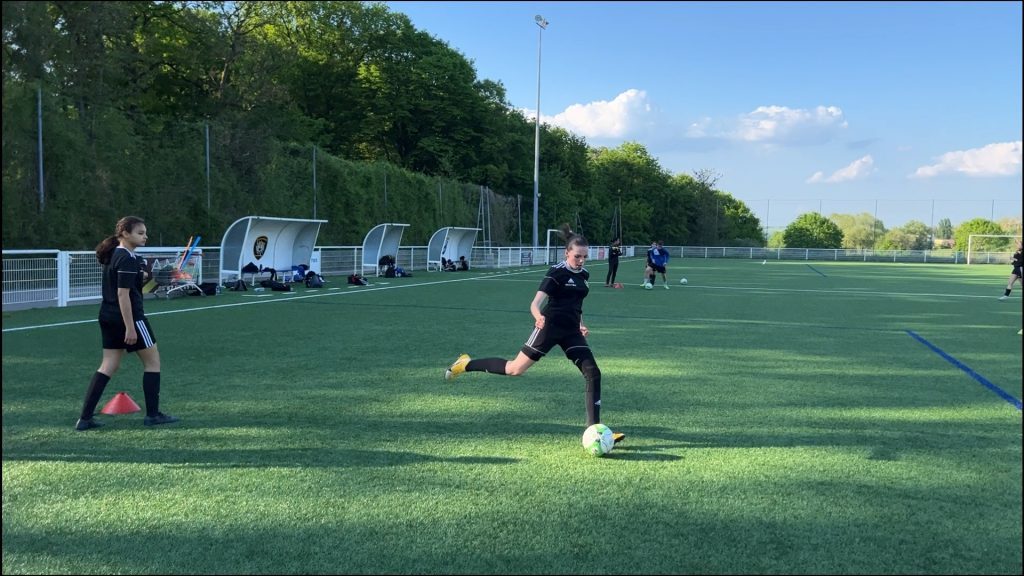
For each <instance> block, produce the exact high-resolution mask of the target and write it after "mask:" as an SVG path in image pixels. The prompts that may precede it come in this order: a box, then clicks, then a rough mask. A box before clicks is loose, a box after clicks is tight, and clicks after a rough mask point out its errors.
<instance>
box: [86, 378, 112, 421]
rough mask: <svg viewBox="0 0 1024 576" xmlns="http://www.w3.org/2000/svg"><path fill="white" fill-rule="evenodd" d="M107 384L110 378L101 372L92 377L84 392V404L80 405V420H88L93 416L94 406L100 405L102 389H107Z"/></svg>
mask: <svg viewBox="0 0 1024 576" xmlns="http://www.w3.org/2000/svg"><path fill="white" fill-rule="evenodd" d="M107 382H110V376H107V375H106V374H104V373H103V372H96V373H95V374H93V375H92V380H91V381H90V382H89V387H88V388H87V389H86V390H85V402H83V403H82V413H81V414H80V415H79V417H80V418H81V419H82V420H88V419H90V418H92V416H93V414H95V412H96V405H97V404H99V403H100V398H102V397H103V389H104V388H106V387H107Z"/></svg>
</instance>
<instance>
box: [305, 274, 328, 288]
mask: <svg viewBox="0 0 1024 576" xmlns="http://www.w3.org/2000/svg"><path fill="white" fill-rule="evenodd" d="M323 287H324V277H323V276H321V275H319V274H317V273H316V272H313V271H312V270H310V271H309V272H306V288H323Z"/></svg>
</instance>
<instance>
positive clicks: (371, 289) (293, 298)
mask: <svg viewBox="0 0 1024 576" xmlns="http://www.w3.org/2000/svg"><path fill="white" fill-rule="evenodd" d="M537 272H541V273H543V272H544V269H540V268H538V269H535V270H525V271H517V272H506V273H504V274H502V275H503V276H517V275H520V274H530V273H537ZM495 278H496V277H495V276H489V277H484V276H473V277H471V278H467V277H462V278H452V279H451V280H437V281H434V282H419V283H416V284H401V285H394V286H393V285H383V286H374V285H373V284H370V285H369V286H362V287H360V286H353V288H359V290H355V291H350V292H343V291H341V290H340V289H336V288H331V289H330V291H327V292H318V293H316V294H304V295H302V296H298V295H294V293H292V295H291V296H289V297H287V298H274V299H273V300H257V299H253V300H250V301H248V302H234V303H232V304H214V305H212V306H197V307H195V308H185V309H182V310H165V311H163V312H147V313H146V317H149V316H163V315H165V314H181V313H185V312H198V311H201V310H216V309H217V308H234V307H236V306H252V305H254V304H273V303H276V302H294V301H296V300H305V299H307V298H323V297H324V296H338V295H342V296H347V295H351V294H363V293H365V292H377V291H379V290H398V289H401V288H415V287H417V286H433V285H436V284H451V283H453V282H467V281H470V280H493V279H495ZM278 294H282V295H284V294H288V292H278ZM274 295H275V294H273V293H270V294H261V295H260V296H274ZM95 322H96V318H90V319H88V320H73V321H70V322H57V323H55V324H39V325H36V326H22V327H20V328H4V329H3V333H4V334H6V333H8V332H20V331H23V330H36V329H38V328H56V327H60V326H74V325H76V324H91V323H95Z"/></svg>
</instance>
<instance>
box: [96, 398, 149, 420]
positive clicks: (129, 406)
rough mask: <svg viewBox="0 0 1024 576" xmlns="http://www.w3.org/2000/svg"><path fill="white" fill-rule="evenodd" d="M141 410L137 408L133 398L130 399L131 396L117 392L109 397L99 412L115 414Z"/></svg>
mask: <svg viewBox="0 0 1024 576" xmlns="http://www.w3.org/2000/svg"><path fill="white" fill-rule="evenodd" d="M141 410H142V408H139V405H138V404H136V403H135V400H132V397H131V396H129V395H128V394H127V393H126V392H118V393H117V394H114V397H113V398H111V399H110V402H107V405H106V406H104V407H103V410H100V412H103V413H104V414H111V415H115V414H131V413H132V412H139V411H141Z"/></svg>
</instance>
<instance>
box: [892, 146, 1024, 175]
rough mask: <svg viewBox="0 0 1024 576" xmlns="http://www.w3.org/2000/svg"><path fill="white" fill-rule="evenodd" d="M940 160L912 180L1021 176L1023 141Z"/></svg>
mask: <svg viewBox="0 0 1024 576" xmlns="http://www.w3.org/2000/svg"><path fill="white" fill-rule="evenodd" d="M937 160H938V162H937V163H935V164H931V165H928V166H921V167H920V168H918V169H917V171H915V172H914V173H913V174H911V175H910V176H909V177H910V178H931V177H933V176H938V175H939V174H944V173H946V172H959V173H961V174H965V175H967V176H1013V175H1014V174H1019V173H1020V162H1021V141H1020V140H1017V141H1016V142H1000V143H996V144H989V145H988V146H983V147H981V148H971V149H970V150H956V151H953V152H946V153H945V154H943V155H942V156H939V157H938V158H937Z"/></svg>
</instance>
